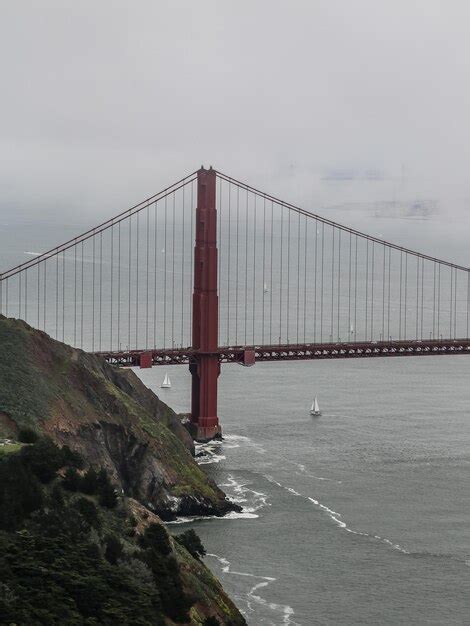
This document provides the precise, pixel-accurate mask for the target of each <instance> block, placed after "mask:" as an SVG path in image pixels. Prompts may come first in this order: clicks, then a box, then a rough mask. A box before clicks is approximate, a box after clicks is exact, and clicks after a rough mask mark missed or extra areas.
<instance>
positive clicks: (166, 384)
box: [162, 374, 171, 389]
mask: <svg viewBox="0 0 470 626" xmlns="http://www.w3.org/2000/svg"><path fill="white" fill-rule="evenodd" d="M170 387H171V381H170V377H169V376H168V374H165V378H164V379H163V382H162V389H169V388H170Z"/></svg>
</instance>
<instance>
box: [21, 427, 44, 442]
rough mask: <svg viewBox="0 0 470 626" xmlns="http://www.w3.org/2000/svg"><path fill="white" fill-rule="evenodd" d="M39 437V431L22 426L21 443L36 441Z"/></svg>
mask: <svg viewBox="0 0 470 626" xmlns="http://www.w3.org/2000/svg"><path fill="white" fill-rule="evenodd" d="M38 439H39V435H38V433H37V432H36V431H35V430H33V429H32V428H20V430H19V432H18V441H21V443H36V441H37V440H38Z"/></svg>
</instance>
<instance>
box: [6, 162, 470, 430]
mask: <svg viewBox="0 0 470 626" xmlns="http://www.w3.org/2000/svg"><path fill="white" fill-rule="evenodd" d="M469 310H470V269H469V268H467V267H463V266H461V265H458V264H455V263H451V262H449V261H445V260H442V259H438V258H434V257H432V256H429V255H426V254H422V253H419V252H416V251H414V250H410V249H407V248H404V247H401V246H399V245H395V244H392V243H390V242H387V241H384V240H382V239H381V238H378V237H373V236H371V235H368V234H366V233H362V232H359V231H357V230H355V229H352V228H348V227H346V226H344V225H342V224H338V223H336V222H333V221H331V220H328V219H325V218H324V217H321V216H319V215H316V214H314V213H311V212H309V211H307V210H305V209H302V208H300V207H297V206H295V205H293V204H290V203H288V202H284V201H282V200H280V199H278V198H276V197H274V196H271V195H269V194H267V193H264V192H262V191H259V190H257V189H255V188H253V187H251V186H250V185H247V184H245V183H243V182H240V181H238V180H236V179H234V178H231V177H230V176H227V175H225V174H223V173H221V172H219V171H216V170H215V169H212V168H210V169H204V168H203V167H202V168H201V169H199V170H198V171H195V172H193V173H191V174H189V175H187V176H185V177H184V178H182V179H181V180H179V181H177V182H176V183H175V184H173V185H171V186H170V187H167V188H166V189H164V190H163V191H161V192H160V193H158V194H156V195H154V196H152V197H150V198H147V199H146V200H144V201H143V202H141V203H139V204H137V205H135V206H133V207H131V208H130V209H128V210H126V211H124V212H121V213H119V214H118V215H116V216H115V217H113V218H111V219H109V220H107V221H106V222H103V223H102V224H100V225H98V226H96V227H95V228H92V229H90V230H88V231H86V232H84V233H82V234H81V235H77V236H76V237H74V238H73V239H70V240H69V241H66V242H65V243H63V244H61V245H59V246H56V247H55V248H52V249H51V250H48V251H47V252H44V253H43V254H39V255H37V256H36V257H34V258H31V259H29V260H28V261H26V262H24V263H21V264H20V265H17V266H16V267H13V268H11V269H9V270H7V271H5V272H3V273H2V274H1V275H0V313H1V314H3V315H6V316H13V317H17V318H20V319H23V320H25V321H26V322H27V323H29V324H30V325H32V326H34V327H36V328H38V329H40V330H43V331H45V332H47V333H48V334H49V335H51V336H52V337H53V338H55V339H57V340H60V341H63V342H66V343H69V344H71V345H73V346H74V347H77V348H81V349H83V350H86V351H89V352H93V353H96V354H99V355H101V356H102V357H103V358H105V359H106V360H107V361H108V362H109V363H112V364H116V365H121V366H138V367H139V366H140V367H144V368H145V367H151V366H153V365H170V364H189V369H190V372H191V375H192V393H191V419H190V426H191V430H192V433H193V435H194V437H195V439H197V440H199V441H206V440H209V439H211V438H213V437H215V436H217V435H218V434H219V433H220V425H219V419H218V413H217V379H218V376H219V373H220V365H221V363H240V364H242V365H246V366H249V365H253V364H254V363H255V362H256V361H283V360H296V359H333V358H365V357H379V356H380V357H385V356H388V357H390V356H426V355H436V356H437V355H449V354H451V355H452V354H453V355H457V354H470V339H469Z"/></svg>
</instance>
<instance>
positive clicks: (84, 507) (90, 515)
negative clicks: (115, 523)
mask: <svg viewBox="0 0 470 626" xmlns="http://www.w3.org/2000/svg"><path fill="white" fill-rule="evenodd" d="M73 506H74V508H76V509H77V511H78V512H79V513H80V515H81V516H82V517H83V519H84V520H85V521H86V523H87V524H89V526H91V527H92V528H95V529H96V530H99V529H100V528H101V520H100V517H99V514H98V509H97V508H96V506H95V505H94V503H93V502H92V501H91V500H88V498H78V500H75V502H74V503H73Z"/></svg>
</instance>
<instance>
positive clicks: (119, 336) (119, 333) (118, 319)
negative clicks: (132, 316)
mask: <svg viewBox="0 0 470 626" xmlns="http://www.w3.org/2000/svg"><path fill="white" fill-rule="evenodd" d="M117 289H118V292H117V348H118V350H120V349H121V222H119V224H118V281H117Z"/></svg>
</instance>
